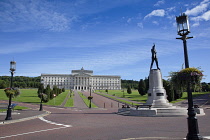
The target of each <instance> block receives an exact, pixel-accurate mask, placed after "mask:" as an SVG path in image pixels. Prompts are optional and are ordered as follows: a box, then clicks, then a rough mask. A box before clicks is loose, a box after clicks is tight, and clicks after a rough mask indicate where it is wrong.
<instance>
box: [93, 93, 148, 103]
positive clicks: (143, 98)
mask: <svg viewBox="0 0 210 140" xmlns="http://www.w3.org/2000/svg"><path fill="white" fill-rule="evenodd" d="M96 92H102V93H106V91H105V90H100V91H98V90H97V91H96ZM108 95H114V96H116V97H121V98H127V99H129V100H131V101H137V102H141V103H145V102H146V101H147V95H144V96H141V95H140V94H139V93H138V91H137V90H132V93H131V94H128V93H127V92H126V90H125V91H124V97H123V92H122V90H108Z"/></svg>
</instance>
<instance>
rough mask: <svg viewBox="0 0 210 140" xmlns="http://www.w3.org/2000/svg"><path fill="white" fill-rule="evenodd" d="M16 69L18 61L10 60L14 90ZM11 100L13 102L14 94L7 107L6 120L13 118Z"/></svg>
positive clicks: (10, 97)
mask: <svg viewBox="0 0 210 140" xmlns="http://www.w3.org/2000/svg"><path fill="white" fill-rule="evenodd" d="M15 70H16V62H15V61H10V72H11V81H10V90H12V85H13V75H14V73H15ZM11 102H12V94H10V95H9V105H8V108H7V116H6V118H5V120H12V107H11Z"/></svg>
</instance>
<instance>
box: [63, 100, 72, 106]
mask: <svg viewBox="0 0 210 140" xmlns="http://www.w3.org/2000/svg"><path fill="white" fill-rule="evenodd" d="M64 107H74V100H73V98H69V99H68V101H67V102H66V104H65V105H64Z"/></svg>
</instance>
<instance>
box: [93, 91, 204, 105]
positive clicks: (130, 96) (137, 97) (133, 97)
mask: <svg viewBox="0 0 210 140" xmlns="http://www.w3.org/2000/svg"><path fill="white" fill-rule="evenodd" d="M96 92H102V93H106V96H107V97H109V98H113V99H116V98H114V97H110V96H109V95H114V96H117V97H121V98H123V92H122V90H108V94H107V92H106V91H105V90H96ZM207 93H208V92H193V97H196V96H199V95H203V94H207ZM124 98H127V99H129V100H132V101H137V102H141V103H145V102H146V101H147V98H148V97H147V95H144V96H141V95H140V94H139V93H138V91H137V90H132V93H131V94H128V93H127V91H126V90H125V91H124ZM116 100H119V99H116ZM183 100H187V92H184V93H183V96H182V98H181V99H177V100H176V101H172V102H171V103H176V102H180V101H183ZM122 102H125V103H126V101H124V100H122ZM127 103H128V102H127ZM129 104H130V103H129Z"/></svg>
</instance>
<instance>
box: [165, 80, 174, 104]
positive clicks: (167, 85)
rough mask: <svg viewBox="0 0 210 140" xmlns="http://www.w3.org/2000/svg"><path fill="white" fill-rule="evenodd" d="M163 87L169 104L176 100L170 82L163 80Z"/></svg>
mask: <svg viewBox="0 0 210 140" xmlns="http://www.w3.org/2000/svg"><path fill="white" fill-rule="evenodd" d="M163 87H164V88H165V90H166V94H167V99H168V101H169V102H171V101H173V100H174V90H173V86H172V84H170V81H166V80H164V79H163Z"/></svg>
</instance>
